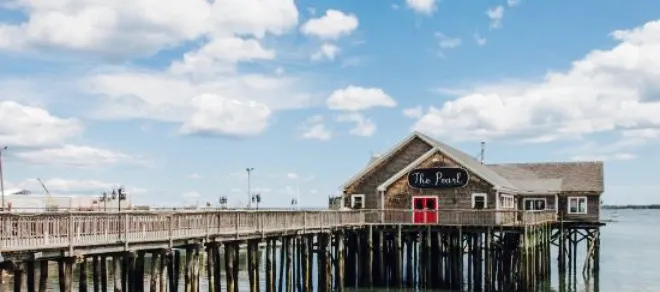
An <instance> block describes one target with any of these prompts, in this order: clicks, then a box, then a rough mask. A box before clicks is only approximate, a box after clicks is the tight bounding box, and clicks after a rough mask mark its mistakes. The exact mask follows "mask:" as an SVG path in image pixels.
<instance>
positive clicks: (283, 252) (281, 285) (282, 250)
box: [277, 237, 287, 291]
mask: <svg viewBox="0 0 660 292" xmlns="http://www.w3.org/2000/svg"><path fill="white" fill-rule="evenodd" d="M286 241H287V239H286V237H280V273H279V274H280V277H279V283H278V284H277V286H278V289H277V291H284V290H282V289H284V277H285V276H284V266H285V265H286V264H285V260H286V250H287V249H286Z"/></svg>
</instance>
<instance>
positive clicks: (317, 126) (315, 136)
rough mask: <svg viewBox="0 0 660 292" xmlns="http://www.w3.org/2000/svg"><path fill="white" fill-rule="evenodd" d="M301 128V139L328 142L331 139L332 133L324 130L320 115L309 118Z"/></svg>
mask: <svg viewBox="0 0 660 292" xmlns="http://www.w3.org/2000/svg"><path fill="white" fill-rule="evenodd" d="M301 128H302V134H301V137H302V138H303V139H311V140H321V141H328V140H330V139H331V138H332V132H331V131H330V130H328V129H327V128H326V126H325V124H324V119H323V116H321V115H316V116H312V117H310V118H309V119H307V120H306V121H305V122H304V123H303V125H302V127H301Z"/></svg>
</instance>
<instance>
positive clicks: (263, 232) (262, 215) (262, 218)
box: [259, 212, 268, 238]
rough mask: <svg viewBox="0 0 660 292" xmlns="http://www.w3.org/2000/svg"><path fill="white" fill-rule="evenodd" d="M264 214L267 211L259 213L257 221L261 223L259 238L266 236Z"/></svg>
mask: <svg viewBox="0 0 660 292" xmlns="http://www.w3.org/2000/svg"><path fill="white" fill-rule="evenodd" d="M264 214H268V213H265V212H264V213H259V222H260V224H261V238H264V237H266V219H265V218H266V216H264Z"/></svg>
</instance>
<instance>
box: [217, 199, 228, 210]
mask: <svg viewBox="0 0 660 292" xmlns="http://www.w3.org/2000/svg"><path fill="white" fill-rule="evenodd" d="M219 201H220V207H221V208H222V209H226V208H227V196H221V197H220V200H219Z"/></svg>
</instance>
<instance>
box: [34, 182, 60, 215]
mask: <svg viewBox="0 0 660 292" xmlns="http://www.w3.org/2000/svg"><path fill="white" fill-rule="evenodd" d="M37 181H39V183H40V184H41V187H42V188H43V189H44V191H45V192H46V211H51V210H52V209H57V207H55V208H53V206H52V204H51V195H50V192H49V191H48V188H47V187H46V184H44V182H43V181H42V180H41V179H40V178H37Z"/></svg>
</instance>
